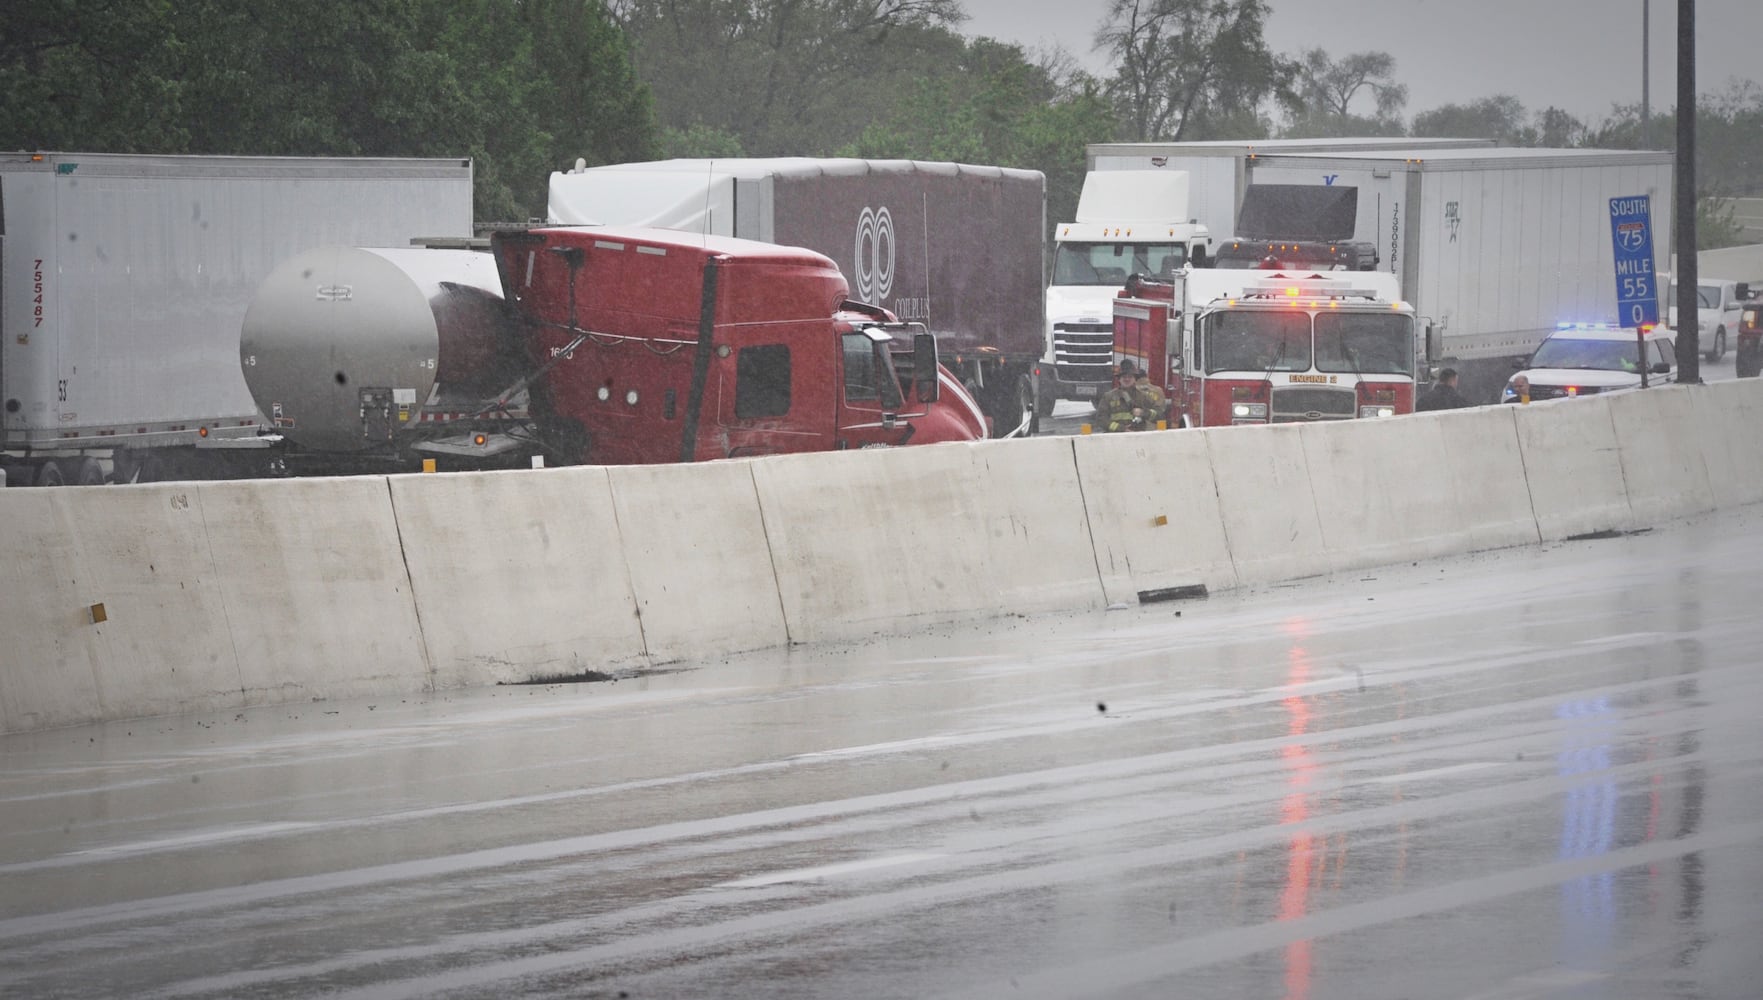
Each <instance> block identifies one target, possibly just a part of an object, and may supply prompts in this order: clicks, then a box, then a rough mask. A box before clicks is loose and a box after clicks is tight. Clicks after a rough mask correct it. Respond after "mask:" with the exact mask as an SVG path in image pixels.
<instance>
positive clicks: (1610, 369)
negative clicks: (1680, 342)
mask: <svg viewBox="0 0 1763 1000" xmlns="http://www.w3.org/2000/svg"><path fill="white" fill-rule="evenodd" d="M1644 339H1645V341H1646V359H1647V360H1646V363H1647V385H1648V386H1649V387H1653V386H1660V385H1669V384H1670V383H1672V382H1675V381H1677V347H1676V345H1674V344H1673V343H1672V340H1671V333H1670V331H1668V330H1661V329H1658V328H1655V329H1652V330H1649V331H1648V332H1647V333H1646V335H1645V338H1644ZM1522 364H1523V367H1522V368H1521V369H1520V370H1519V371H1517V372H1515V373H1514V374H1513V376H1512V378H1513V379H1516V378H1517V377H1518V376H1519V375H1523V376H1524V377H1525V378H1527V379H1529V380H1530V398H1531V399H1532V400H1533V401H1535V400H1543V399H1561V398H1564V397H1568V396H1590V395H1594V394H1596V393H1604V392H1617V391H1620V390H1624V389H1638V388H1640V387H1641V344H1640V342H1639V341H1637V339H1636V337H1635V332H1634V331H1633V330H1624V329H1621V328H1619V327H1613V326H1605V325H1602V324H1591V323H1574V324H1571V325H1568V324H1563V325H1562V326H1561V328H1560V329H1558V330H1556V331H1555V332H1554V333H1551V334H1549V336H1548V337H1547V338H1546V339H1545V340H1544V341H1543V342H1542V343H1541V344H1540V345H1538V347H1537V349H1536V352H1535V353H1534V354H1532V355H1531V356H1530V360H1529V361H1527V362H1523V363H1522ZM1516 398H1517V394H1516V393H1515V392H1513V390H1512V382H1511V381H1510V380H1508V381H1507V383H1506V388H1505V389H1503V390H1501V392H1500V402H1502V403H1510V402H1512V401H1513V400H1514V399H1516Z"/></svg>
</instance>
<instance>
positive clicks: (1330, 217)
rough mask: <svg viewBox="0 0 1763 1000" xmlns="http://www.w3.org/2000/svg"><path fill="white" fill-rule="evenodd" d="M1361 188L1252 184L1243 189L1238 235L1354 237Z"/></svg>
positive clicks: (1332, 240) (1248, 237)
mask: <svg viewBox="0 0 1763 1000" xmlns="http://www.w3.org/2000/svg"><path fill="white" fill-rule="evenodd" d="M1358 214H1359V189H1358V188H1356V187H1332V186H1327V185H1322V184H1251V185H1249V186H1248V188H1247V189H1245V190H1244V191H1243V208H1242V211H1241V212H1240V213H1239V214H1238V215H1237V233H1236V235H1237V238H1238V239H1245V240H1318V241H1322V242H1329V243H1338V242H1343V241H1346V240H1351V239H1352V238H1353V226H1354V223H1355V221H1356V220H1357V218H1358Z"/></svg>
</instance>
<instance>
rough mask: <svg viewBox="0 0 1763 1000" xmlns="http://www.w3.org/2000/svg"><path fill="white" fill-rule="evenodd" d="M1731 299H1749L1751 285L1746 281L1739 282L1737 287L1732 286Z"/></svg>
mask: <svg viewBox="0 0 1763 1000" xmlns="http://www.w3.org/2000/svg"><path fill="white" fill-rule="evenodd" d="M1732 297H1733V298H1735V299H1748V298H1750V297H1751V283H1750V282H1748V281H1741V282H1739V283H1738V284H1737V285H1735V286H1733V289H1732Z"/></svg>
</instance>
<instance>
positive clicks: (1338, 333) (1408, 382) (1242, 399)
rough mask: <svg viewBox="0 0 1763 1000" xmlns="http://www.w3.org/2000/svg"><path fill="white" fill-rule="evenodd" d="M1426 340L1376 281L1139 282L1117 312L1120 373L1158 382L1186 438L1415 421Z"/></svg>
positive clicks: (1193, 276)
mask: <svg viewBox="0 0 1763 1000" xmlns="http://www.w3.org/2000/svg"><path fill="white" fill-rule="evenodd" d="M1416 337H1417V333H1416V328H1415V322H1414V310H1413V308H1412V307H1410V306H1409V305H1408V304H1407V303H1405V302H1403V301H1401V300H1400V298H1399V294H1398V286H1397V282H1396V279H1395V277H1394V276H1392V275H1387V274H1380V273H1377V272H1366V271H1356V272H1347V271H1342V272H1332V273H1330V274H1303V275H1294V274H1285V273H1279V272H1269V271H1264V270H1190V271H1187V272H1185V273H1178V274H1176V275H1175V276H1174V277H1173V279H1170V280H1161V279H1159V280H1153V279H1150V278H1145V277H1142V276H1138V275H1135V276H1134V277H1133V278H1131V279H1130V280H1129V281H1128V283H1127V286H1126V289H1125V290H1124V291H1123V292H1121V293H1119V295H1118V296H1117V297H1116V299H1115V301H1114V357H1115V361H1116V362H1119V361H1122V360H1125V359H1129V358H1130V359H1132V360H1133V362H1134V363H1135V364H1137V365H1138V366H1139V367H1140V369H1141V370H1142V371H1146V372H1148V373H1150V376H1151V378H1152V379H1153V380H1154V381H1155V382H1156V384H1157V386H1158V388H1160V389H1162V390H1163V392H1164V394H1165V395H1166V396H1167V397H1168V398H1169V401H1170V417H1169V420H1170V425H1171V426H1178V427H1218V426H1227V425H1230V424H1265V423H1289V422H1299V421H1311V420H1352V419H1357V418H1361V417H1365V418H1377V417H1389V416H1394V415H1396V414H1399V413H1412V412H1414V392H1415V376H1416V367H1417V365H1418V364H1419V359H1418V356H1419V351H1418V347H1419V343H1418V341H1417V339H1416Z"/></svg>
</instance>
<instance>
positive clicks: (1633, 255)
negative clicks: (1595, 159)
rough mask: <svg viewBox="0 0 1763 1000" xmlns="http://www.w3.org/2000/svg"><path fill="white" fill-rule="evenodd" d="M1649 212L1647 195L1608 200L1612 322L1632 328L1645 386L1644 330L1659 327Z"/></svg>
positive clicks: (1650, 206)
mask: <svg viewBox="0 0 1763 1000" xmlns="http://www.w3.org/2000/svg"><path fill="white" fill-rule="evenodd" d="M1652 219H1653V212H1652V205H1651V203H1650V201H1649V198H1648V196H1647V195H1644V194H1637V195H1629V196H1627V197H1623V198H1611V199H1610V248H1611V251H1612V252H1613V254H1614V257H1615V262H1616V321H1617V323H1618V325H1621V326H1632V327H1634V328H1635V331H1634V337H1635V346H1636V349H1637V350H1639V351H1640V365H1641V386H1642V387H1643V388H1645V387H1646V385H1647V369H1648V367H1649V366H1648V363H1647V331H1648V330H1649V329H1651V328H1652V327H1655V326H1658V325H1659V282H1658V279H1657V277H1656V276H1655V275H1654V273H1653V225H1652Z"/></svg>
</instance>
